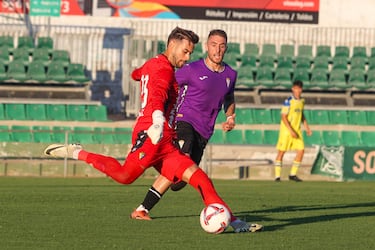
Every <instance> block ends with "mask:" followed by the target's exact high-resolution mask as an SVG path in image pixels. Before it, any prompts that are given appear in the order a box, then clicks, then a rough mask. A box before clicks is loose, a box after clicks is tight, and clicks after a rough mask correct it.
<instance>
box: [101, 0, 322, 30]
mask: <svg viewBox="0 0 375 250" xmlns="http://www.w3.org/2000/svg"><path fill="white" fill-rule="evenodd" d="M104 1H105V2H106V3H107V5H108V6H110V7H111V8H113V9H114V14H113V15H114V16H119V17H138V18H142V17H143V18H145V17H147V18H174V19H203V20H226V21H247V22H278V23H306V24H317V23H318V21H319V0H247V1H243V0H231V1H224V0H207V1H201V0H180V1H175V0H153V1H152V0H99V2H98V6H97V7H104Z"/></svg>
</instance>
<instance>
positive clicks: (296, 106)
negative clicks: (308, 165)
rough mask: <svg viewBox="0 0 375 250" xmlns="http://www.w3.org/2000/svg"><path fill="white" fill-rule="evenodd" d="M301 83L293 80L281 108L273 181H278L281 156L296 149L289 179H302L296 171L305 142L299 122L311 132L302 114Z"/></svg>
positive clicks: (307, 131) (308, 132)
mask: <svg viewBox="0 0 375 250" xmlns="http://www.w3.org/2000/svg"><path fill="white" fill-rule="evenodd" d="M302 88H303V83H302V82H301V81H299V80H296V81H294V82H293V86H292V95H291V96H290V97H289V98H287V99H286V100H285V102H284V105H283V107H282V109H281V122H280V131H279V140H278V142H277V145H276V148H277V150H278V152H277V157H276V160H275V181H280V180H281V179H280V177H281V168H282V163H283V157H284V154H285V152H286V151H291V150H296V151H297V153H296V156H295V158H294V161H293V165H292V168H291V170H290V174H289V180H292V181H302V180H301V179H300V178H298V177H297V171H298V168H299V166H300V164H301V161H302V158H303V155H304V152H305V151H304V150H305V144H304V142H303V137H302V131H301V123H303V125H304V127H305V129H306V134H307V135H308V136H310V135H311V134H312V132H311V130H310V127H309V125H308V124H307V120H306V118H305V116H304V115H303V109H304V106H305V100H304V99H303V98H301V94H302Z"/></svg>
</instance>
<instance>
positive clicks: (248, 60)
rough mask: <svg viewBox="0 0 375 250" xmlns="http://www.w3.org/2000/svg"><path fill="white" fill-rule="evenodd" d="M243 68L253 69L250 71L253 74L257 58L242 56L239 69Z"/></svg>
mask: <svg viewBox="0 0 375 250" xmlns="http://www.w3.org/2000/svg"><path fill="white" fill-rule="evenodd" d="M244 66H251V67H253V68H254V69H252V71H254V72H255V71H256V67H257V57H256V56H254V55H243V56H242V57H241V67H244Z"/></svg>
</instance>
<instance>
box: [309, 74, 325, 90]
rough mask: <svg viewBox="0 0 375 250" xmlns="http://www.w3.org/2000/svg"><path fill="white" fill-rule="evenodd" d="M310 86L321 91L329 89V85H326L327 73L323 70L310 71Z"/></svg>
mask: <svg viewBox="0 0 375 250" xmlns="http://www.w3.org/2000/svg"><path fill="white" fill-rule="evenodd" d="M310 85H311V86H312V87H314V88H315V87H317V88H320V89H323V90H325V89H329V88H330V85H329V84H328V77H327V71H326V70H324V69H312V70H311V79H310Z"/></svg>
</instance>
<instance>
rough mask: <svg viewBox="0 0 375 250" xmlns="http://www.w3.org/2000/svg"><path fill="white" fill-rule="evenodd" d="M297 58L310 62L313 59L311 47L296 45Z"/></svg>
mask: <svg viewBox="0 0 375 250" xmlns="http://www.w3.org/2000/svg"><path fill="white" fill-rule="evenodd" d="M297 56H298V57H305V58H308V59H309V60H310V61H311V60H312V58H313V53H312V46H311V45H305V44H301V45H298V47H297Z"/></svg>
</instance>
